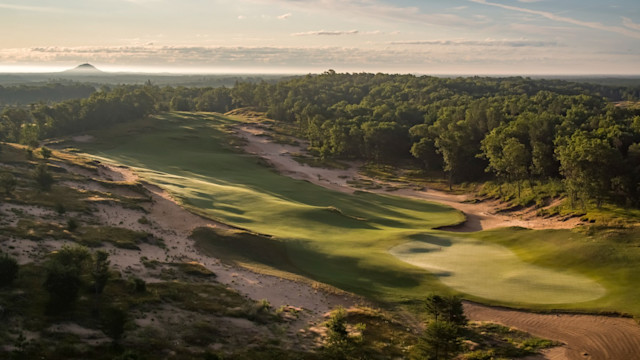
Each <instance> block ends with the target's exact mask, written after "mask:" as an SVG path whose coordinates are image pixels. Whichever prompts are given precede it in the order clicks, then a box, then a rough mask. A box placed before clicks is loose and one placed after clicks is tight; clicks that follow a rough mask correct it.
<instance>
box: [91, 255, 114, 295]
mask: <svg viewBox="0 0 640 360" xmlns="http://www.w3.org/2000/svg"><path fill="white" fill-rule="evenodd" d="M110 264H111V262H110V261H109V253H108V252H106V251H104V250H98V251H96V252H95V253H94V254H93V268H92V270H91V278H92V279H93V287H94V289H95V292H96V294H102V290H104V287H105V286H106V285H107V282H108V281H109V277H110V275H111V274H110V272H109V265H110Z"/></svg>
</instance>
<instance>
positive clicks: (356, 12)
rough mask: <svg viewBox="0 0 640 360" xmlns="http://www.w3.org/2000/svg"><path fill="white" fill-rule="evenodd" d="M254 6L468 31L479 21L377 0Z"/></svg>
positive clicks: (292, 0)
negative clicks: (466, 28)
mask: <svg viewBox="0 0 640 360" xmlns="http://www.w3.org/2000/svg"><path fill="white" fill-rule="evenodd" d="M247 1H251V2H254V3H260V4H267V5H273V3H279V4H282V5H283V6H287V7H296V8H298V9H300V11H306V12H315V11H324V12H328V13H333V14H344V15H346V16H348V17H350V18H353V17H367V18H375V19H385V20H392V21H401V22H407V21H409V22H413V23H420V24H423V25H424V24H431V25H441V26H464V27H469V26H473V25H476V24H478V21H476V20H473V19H470V18H464V17H462V16H459V15H455V14H446V13H423V12H422V11H420V9H419V8H418V7H415V6H409V7H402V6H396V5H393V4H388V3H383V2H381V1H379V0H304V1H302V0H247Z"/></svg>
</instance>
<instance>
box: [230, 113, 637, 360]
mask: <svg viewBox="0 0 640 360" xmlns="http://www.w3.org/2000/svg"><path fill="white" fill-rule="evenodd" d="M236 130H237V134H238V135H239V136H241V137H243V138H244V139H246V140H247V143H246V146H245V150H246V151H247V152H250V153H254V154H256V155H258V156H260V157H262V158H264V159H265V160H267V161H269V162H270V163H271V164H273V166H274V167H275V168H276V169H277V170H278V171H280V172H281V173H282V174H285V175H288V176H290V177H292V178H296V179H301V180H307V181H309V182H312V183H314V184H317V185H320V186H323V187H326V188H329V189H333V190H336V191H342V192H348V193H351V192H353V191H355V190H357V189H356V188H354V187H352V186H350V185H349V184H348V183H347V180H351V179H362V178H366V177H363V176H361V175H359V174H358V172H357V169H358V166H357V165H358V164H352V165H354V166H352V167H351V168H350V169H347V170H333V169H323V168H314V167H310V166H307V165H303V164H300V163H298V162H297V161H295V160H294V159H293V158H292V157H291V156H290V155H289V154H291V153H304V152H305V150H304V148H303V147H304V146H305V144H304V143H302V144H301V145H300V146H291V145H282V144H277V143H273V142H271V141H270V140H269V137H267V136H264V135H263V134H264V133H265V132H267V133H268V131H267V130H265V129H264V128H262V127H260V126H256V125H243V126H240V127H237V128H236ZM367 179H369V180H372V181H376V182H377V183H378V184H379V185H381V186H382V188H381V189H375V190H368V191H371V192H375V193H387V194H388V193H390V194H393V195H396V196H404V197H409V198H417V199H423V200H428V201H433V202H437V203H441V204H445V205H448V206H451V207H453V208H455V209H458V210H460V211H462V212H463V213H464V214H465V216H466V218H467V221H465V222H464V223H463V224H461V225H458V226H455V227H451V228H449V229H446V230H450V231H467V232H469V231H479V230H485V229H492V228H498V227H506V226H520V227H526V228H531V229H560V228H573V227H575V226H577V225H578V224H579V223H580V221H579V220H578V219H575V218H572V219H564V218H558V217H554V218H541V217H537V216H535V211H533V209H523V210H520V211H517V212H513V213H510V214H501V213H497V211H498V210H499V207H500V204H499V202H497V201H485V202H480V203H467V202H465V201H466V200H468V197H467V196H465V195H451V194H448V193H445V192H441V191H436V190H431V189H428V190H416V189H411V188H403V189H398V190H395V191H393V192H389V191H387V190H385V187H388V186H389V185H392V186H393V185H398V184H393V183H388V182H381V181H377V180H375V179H370V178H367ZM465 313H466V315H467V317H468V318H469V319H470V320H472V321H491V322H497V323H501V324H503V325H505V326H509V327H514V328H517V329H520V330H523V331H526V332H529V333H531V334H533V335H536V336H540V337H543V338H547V339H551V340H555V341H559V342H562V343H563V344H565V345H564V346H560V347H556V348H553V349H550V350H547V351H545V352H544V354H543V355H541V356H535V357H530V358H529V359H531V360H532V359H551V360H564V359H568V360H577V359H593V360H596V359H602V360H604V359H618V360H626V359H636V358H640V355H638V354H640V326H638V324H637V323H636V322H635V321H634V320H632V319H625V318H619V317H607V316H594V315H568V314H552V315H543V314H535V313H530V312H525V311H515V310H510V309H507V308H497V307H489V306H483V305H479V304H474V303H465Z"/></svg>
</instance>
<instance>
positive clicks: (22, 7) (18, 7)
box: [0, 3, 64, 13]
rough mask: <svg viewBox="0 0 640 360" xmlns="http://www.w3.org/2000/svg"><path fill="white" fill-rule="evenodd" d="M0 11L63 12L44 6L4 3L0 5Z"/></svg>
mask: <svg viewBox="0 0 640 360" xmlns="http://www.w3.org/2000/svg"><path fill="white" fill-rule="evenodd" d="M0 9H10V10H19V11H31V12H48V13H60V12H64V10H63V9H58V8H52V7H46V6H28V5H15V4H4V3H0Z"/></svg>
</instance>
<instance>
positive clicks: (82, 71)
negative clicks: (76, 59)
mask: <svg viewBox="0 0 640 360" xmlns="http://www.w3.org/2000/svg"><path fill="white" fill-rule="evenodd" d="M64 73H66V74H74V75H75V74H77V75H101V74H104V72H103V71H101V70H98V68H96V67H95V66H93V65H91V64H89V63H84V64H80V65H78V66H76V67H75V68H73V69H69V70H66V71H64Z"/></svg>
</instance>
